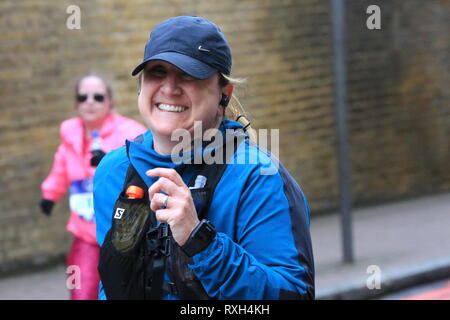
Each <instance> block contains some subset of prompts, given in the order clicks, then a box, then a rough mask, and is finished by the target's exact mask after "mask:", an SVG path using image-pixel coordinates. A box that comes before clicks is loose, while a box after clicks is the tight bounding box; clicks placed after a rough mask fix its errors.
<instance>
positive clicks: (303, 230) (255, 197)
mask: <svg viewBox="0 0 450 320" xmlns="http://www.w3.org/2000/svg"><path fill="white" fill-rule="evenodd" d="M230 185H232V184H230ZM298 190H300V189H298ZM217 191H218V190H217V189H216V192H217ZM300 192H301V191H300ZM296 196H298V197H303V193H301V194H297V195H296ZM303 200H304V199H303ZM297 206H300V208H297V210H296V211H295V212H296V213H294V211H293V210H292V208H291V207H290V202H289V201H288V198H287V194H286V191H285V186H284V181H283V179H282V176H281V174H276V175H266V176H264V175H260V174H259V173H258V172H257V171H254V172H253V173H252V174H251V176H250V177H249V179H248V181H247V184H246V187H245V189H244V190H243V191H242V194H241V196H240V200H239V204H238V206H237V208H238V209H237V210H238V213H237V218H236V222H235V227H234V228H235V235H229V234H225V233H220V232H218V233H217V235H216V237H215V239H214V241H213V242H212V243H211V244H210V245H209V246H208V247H207V248H206V249H205V250H203V251H201V252H200V253H198V254H197V255H195V256H194V257H193V258H192V261H193V264H191V265H190V268H192V269H193V271H194V273H195V275H196V276H197V278H198V279H199V280H200V281H201V283H202V284H203V287H204V288H205V290H206V292H207V293H208V294H209V295H210V296H212V297H216V298H218V299H238V300H242V299H257V300H261V299H291V298H296V299H311V298H313V297H314V288H313V286H314V284H313V272H314V271H313V261H312V249H311V241H310V234H309V223H308V218H309V212H308V207H307V204H306V200H304V201H300V202H299V203H297ZM298 209H299V210H298ZM294 214H302V215H303V217H302V218H301V219H298V217H294V216H293V215H294ZM230 223H233V221H232V220H231V221H230ZM231 237H233V238H234V239H232V238H231ZM299 238H301V239H299ZM299 240H300V241H299ZM298 244H303V245H298ZM305 257H308V258H306V259H305ZM311 275H312V279H311Z"/></svg>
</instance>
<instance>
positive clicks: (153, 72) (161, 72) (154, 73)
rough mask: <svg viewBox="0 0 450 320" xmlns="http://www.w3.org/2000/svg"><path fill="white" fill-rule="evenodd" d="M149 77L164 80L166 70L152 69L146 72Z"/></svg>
mask: <svg viewBox="0 0 450 320" xmlns="http://www.w3.org/2000/svg"><path fill="white" fill-rule="evenodd" d="M148 73H149V75H151V76H153V77H157V78H164V77H165V76H166V70H165V69H163V68H154V69H150V70H149V71H148Z"/></svg>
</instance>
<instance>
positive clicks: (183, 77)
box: [180, 73, 195, 81]
mask: <svg viewBox="0 0 450 320" xmlns="http://www.w3.org/2000/svg"><path fill="white" fill-rule="evenodd" d="M180 78H181V79H182V80H183V81H193V80H195V78H194V77H192V76H190V75H188V74H187V73H182V74H181V76H180Z"/></svg>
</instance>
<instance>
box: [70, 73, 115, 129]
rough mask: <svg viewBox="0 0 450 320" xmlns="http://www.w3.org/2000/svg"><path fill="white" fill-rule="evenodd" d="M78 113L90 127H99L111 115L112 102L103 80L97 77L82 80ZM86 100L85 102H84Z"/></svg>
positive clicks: (79, 87)
mask: <svg viewBox="0 0 450 320" xmlns="http://www.w3.org/2000/svg"><path fill="white" fill-rule="evenodd" d="M78 97H79V98H81V101H80V100H78V101H77V112H78V115H79V117H80V118H81V119H82V120H83V121H84V122H85V123H86V124H87V125H88V126H90V127H98V126H100V125H101V123H102V122H103V120H104V119H105V118H106V117H107V116H108V115H109V113H110V112H111V108H112V101H111V98H110V97H109V95H108V92H107V89H106V85H105V84H104V83H103V80H101V79H100V78H97V77H95V76H88V77H86V78H84V79H82V80H81V81H80V83H79V85H78ZM82 100H84V101H82Z"/></svg>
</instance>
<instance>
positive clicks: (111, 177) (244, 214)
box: [94, 120, 314, 300]
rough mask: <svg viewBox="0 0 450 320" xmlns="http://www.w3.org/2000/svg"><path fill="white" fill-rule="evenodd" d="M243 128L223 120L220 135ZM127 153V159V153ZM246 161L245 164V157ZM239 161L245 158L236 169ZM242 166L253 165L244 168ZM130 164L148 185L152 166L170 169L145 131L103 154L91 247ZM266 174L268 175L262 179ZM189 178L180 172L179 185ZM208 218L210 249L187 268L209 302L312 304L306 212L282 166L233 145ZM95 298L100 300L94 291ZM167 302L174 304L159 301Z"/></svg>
mask: <svg viewBox="0 0 450 320" xmlns="http://www.w3.org/2000/svg"><path fill="white" fill-rule="evenodd" d="M238 128H242V126H241V125H240V124H239V123H237V122H234V121H229V120H226V121H224V122H223V123H222V125H221V130H222V131H223V132H224V130H225V129H238ZM127 153H128V154H127ZM245 156H246V157H247V158H244V157H245ZM242 159H247V161H245V163H244V164H242V162H244V161H242ZM248 159H253V160H255V159H257V161H249V160H248ZM130 161H131V162H132V163H133V165H134V167H135V168H136V170H137V172H138V173H139V174H140V176H141V177H142V178H143V180H144V182H145V183H146V184H147V186H150V185H152V183H154V182H155V181H156V179H155V178H151V177H148V176H146V175H145V172H146V171H147V170H149V169H152V168H155V167H166V168H175V167H176V166H177V164H175V163H174V162H173V161H172V159H171V157H170V156H163V155H160V154H158V153H156V152H155V151H154V150H153V137H152V134H151V132H150V131H148V132H146V133H145V134H144V141H143V142H142V143H137V142H130V141H127V145H126V146H125V147H122V148H119V149H116V150H114V151H112V152H110V153H108V154H107V155H106V156H105V157H104V159H103V160H102V161H101V163H100V165H99V167H98V168H97V170H96V173H95V177H94V209H95V216H96V223H97V241H98V243H99V245H100V246H101V245H102V243H103V240H104V238H105V235H106V233H107V232H108V230H109V229H110V227H111V219H112V212H113V208H114V204H115V201H116V199H117V198H118V196H119V193H120V192H121V191H122V188H123V184H124V179H125V176H126V171H127V168H128V166H129V163H130ZM268 173H269V174H268ZM191 176H192V172H191V174H190V173H189V170H185V174H183V180H184V181H185V183H187V182H188V181H189V179H190V177H191ZM208 219H209V220H210V221H211V222H212V224H213V225H214V226H215V227H216V230H217V235H216V237H215V239H214V240H213V242H212V243H211V244H210V245H209V246H208V247H207V248H206V249H205V250H203V251H201V252H200V253H198V254H196V255H195V256H194V257H193V259H192V261H193V264H190V265H189V267H190V268H191V269H192V270H193V271H194V274H195V275H196V277H197V278H198V279H199V280H200V282H201V283H202V285H203V287H204V289H205V291H206V292H207V293H208V295H209V296H211V297H215V298H218V299H239V300H243V299H282V298H290V297H295V296H297V297H298V295H300V296H301V298H314V262H313V254H312V247H311V238H310V232H309V222H310V217H309V207H308V204H307V201H306V198H305V196H304V194H303V192H302V191H301V189H300V187H299V186H298V184H297V183H296V182H295V181H294V179H293V178H292V177H291V176H290V174H289V173H288V172H287V170H286V169H285V168H284V167H283V165H282V164H281V163H279V162H278V161H276V160H275V159H274V158H273V157H269V156H268V154H267V153H266V152H264V151H262V150H260V149H259V148H258V147H257V146H256V145H254V144H252V143H251V142H250V141H249V139H248V138H246V139H245V140H244V141H243V142H242V143H240V144H239V146H238V147H237V150H236V152H235V154H234V159H233V162H232V163H231V164H228V165H227V168H226V170H225V172H224V174H223V176H222V179H221V180H220V182H219V183H218V185H217V187H216V190H215V193H214V196H213V199H212V202H211V206H210V210H209V213H208ZM99 298H100V299H104V298H105V295H104V292H103V289H102V286H100V294H99ZM166 299H177V297H174V296H166Z"/></svg>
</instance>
